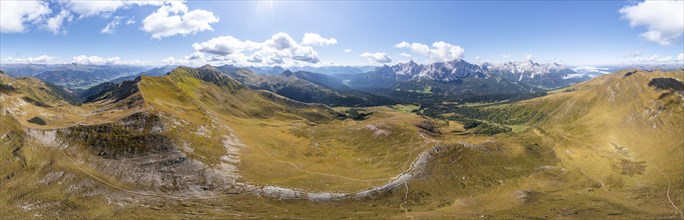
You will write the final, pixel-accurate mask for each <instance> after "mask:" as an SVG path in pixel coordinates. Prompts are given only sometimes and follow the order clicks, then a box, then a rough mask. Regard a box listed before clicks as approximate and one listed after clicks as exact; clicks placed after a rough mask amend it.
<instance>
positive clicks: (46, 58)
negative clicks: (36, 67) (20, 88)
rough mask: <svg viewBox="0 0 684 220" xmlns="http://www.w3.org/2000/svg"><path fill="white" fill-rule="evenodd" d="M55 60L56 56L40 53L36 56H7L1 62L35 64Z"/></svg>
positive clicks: (53, 61) (48, 62)
mask: <svg viewBox="0 0 684 220" xmlns="http://www.w3.org/2000/svg"><path fill="white" fill-rule="evenodd" d="M55 62H57V58H55V57H51V56H48V55H40V56H36V57H27V58H13V57H7V58H5V60H3V63H36V64H50V63H55Z"/></svg>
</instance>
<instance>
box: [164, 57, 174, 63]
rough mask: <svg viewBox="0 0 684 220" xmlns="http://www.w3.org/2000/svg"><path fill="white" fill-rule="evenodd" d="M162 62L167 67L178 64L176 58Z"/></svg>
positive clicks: (169, 58)
mask: <svg viewBox="0 0 684 220" xmlns="http://www.w3.org/2000/svg"><path fill="white" fill-rule="evenodd" d="M162 62H164V63H166V64H167V65H173V64H175V63H176V58H173V57H168V58H166V59H163V60H162Z"/></svg>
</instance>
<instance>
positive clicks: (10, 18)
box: [0, 1, 52, 33]
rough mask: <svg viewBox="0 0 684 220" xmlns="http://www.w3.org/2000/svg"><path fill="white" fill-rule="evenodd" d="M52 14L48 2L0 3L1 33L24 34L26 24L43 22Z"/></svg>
mask: <svg viewBox="0 0 684 220" xmlns="http://www.w3.org/2000/svg"><path fill="white" fill-rule="evenodd" d="M51 12H52V10H50V8H49V7H48V3H47V2H39V1H0V24H2V25H0V32H1V33H18V32H24V31H26V27H25V26H24V25H25V24H26V23H34V22H39V21H42V20H44V19H45V16H46V15H49V14H50V13H51Z"/></svg>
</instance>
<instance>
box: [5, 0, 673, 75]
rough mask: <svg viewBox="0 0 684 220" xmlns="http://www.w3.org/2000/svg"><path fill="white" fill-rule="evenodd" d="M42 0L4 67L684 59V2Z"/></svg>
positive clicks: (13, 19)
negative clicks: (139, 0) (137, 0)
mask: <svg viewBox="0 0 684 220" xmlns="http://www.w3.org/2000/svg"><path fill="white" fill-rule="evenodd" d="M34 3H35V4H26V3H22V4H17V3H16V2H11V1H4V0H3V1H2V3H0V4H2V5H1V7H0V9H2V10H3V11H2V12H1V13H0V15H1V16H2V19H0V27H1V28H0V29H1V30H2V32H1V33H0V59H1V60H2V62H4V63H12V62H15V63H16V62H35V63H55V62H57V63H59V62H79V63H81V62H82V63H92V64H101V63H146V64H154V65H160V64H167V63H174V64H190V65H201V64H204V63H211V64H224V63H232V64H238V65H284V66H288V65H379V64H383V63H389V64H393V63H397V62H403V61H406V60H409V59H413V60H415V61H417V62H422V63H429V62H435V61H445V60H451V59H465V60H467V61H470V62H476V63H477V62H483V61H491V62H504V61H517V60H525V59H533V60H535V61H538V62H554V61H555V62H559V63H561V64H566V65H574V66H596V65H607V64H624V63H634V62H638V63H674V62H680V63H681V62H684V61H682V60H683V59H684V55H683V54H682V53H683V52H684V49H683V48H684V46H683V45H682V32H683V31H684V21H683V20H684V15H682V14H684V3H683V2H682V1H678V2H675V1H672V2H668V1H656V2H620V1H596V2H594V1H561V2H540V1H486V2H483V1H455V2H443V1H437V2H426V1H401V2H389V1H377V2H360V1H351V2H346V1H326V2H314V1H302V2H296V1H283V2H280V1H273V2H270V1H265V2H234V1H230V2H228V1H218V2H217V1H188V2H173V3H169V2H151V1H146V2H142V3H135V2H125V3H122V2H107V1H96V2H95V1H90V2H83V1H75V2H70V1H63V2H34ZM84 3H85V4H84ZM96 4H100V5H96ZM673 9H674V10H673ZM9 12H12V13H9ZM58 21H61V22H58ZM116 21H118V25H115V26H113V27H115V28H110V29H109V30H108V31H103V29H104V28H105V27H106V26H107V25H108V24H110V23H117V22H116ZM174 22H175V23H174ZM110 26H112V25H110ZM306 33H309V37H310V38H309V41H306V42H305V41H304V40H303V38H304V35H305V34H306ZM212 39H214V40H212ZM401 42H406V43H405V44H400V43H401ZM433 44H434V45H433ZM193 45H194V46H193ZM193 54H194V56H191V55H193ZM409 56H410V57H409Z"/></svg>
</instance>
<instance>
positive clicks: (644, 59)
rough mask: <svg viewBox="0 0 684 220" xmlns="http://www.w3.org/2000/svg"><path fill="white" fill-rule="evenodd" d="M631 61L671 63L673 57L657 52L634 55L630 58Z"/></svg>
mask: <svg viewBox="0 0 684 220" xmlns="http://www.w3.org/2000/svg"><path fill="white" fill-rule="evenodd" d="M631 61H632V62H633V63H645V64H648V63H671V62H673V61H674V59H673V58H672V57H671V56H666V57H661V56H658V55H657V54H653V55H651V56H635V57H633V58H632V60H631Z"/></svg>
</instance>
